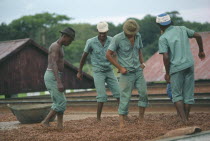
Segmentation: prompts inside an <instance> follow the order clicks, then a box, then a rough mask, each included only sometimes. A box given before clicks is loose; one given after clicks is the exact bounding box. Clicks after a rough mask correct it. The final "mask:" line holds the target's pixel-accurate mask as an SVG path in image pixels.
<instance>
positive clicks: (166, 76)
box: [165, 74, 170, 83]
mask: <svg viewBox="0 0 210 141" xmlns="http://www.w3.org/2000/svg"><path fill="white" fill-rule="evenodd" d="M165 80H166V82H167V83H170V75H169V74H165Z"/></svg>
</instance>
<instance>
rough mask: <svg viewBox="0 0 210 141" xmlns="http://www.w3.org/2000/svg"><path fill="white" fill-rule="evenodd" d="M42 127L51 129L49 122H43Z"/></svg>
mask: <svg viewBox="0 0 210 141" xmlns="http://www.w3.org/2000/svg"><path fill="white" fill-rule="evenodd" d="M41 126H42V127H50V124H49V122H44V121H42V122H41Z"/></svg>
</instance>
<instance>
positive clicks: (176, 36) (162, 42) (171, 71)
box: [156, 13, 205, 123]
mask: <svg viewBox="0 0 210 141" xmlns="http://www.w3.org/2000/svg"><path fill="white" fill-rule="evenodd" d="M156 23H157V24H158V25H159V27H160V29H161V31H162V32H163V34H162V35H161V36H160V38H159V53H160V54H163V61H164V65H165V69H166V74H165V80H166V81H167V83H170V82H171V90H172V101H173V102H174V103H175V106H176V109H177V113H179V115H180V117H181V119H182V121H183V122H184V123H186V122H187V121H188V117H189V113H190V108H191V105H192V104H194V59H193V56H192V53H191V50H190V44H189V39H188V38H195V39H196V41H197V43H198V46H199V53H198V56H199V58H200V59H201V60H203V59H205V53H204V50H203V43H202V38H201V36H200V35H199V34H198V33H196V32H195V31H193V30H191V29H188V28H186V27H185V26H173V25H172V21H171V18H170V16H169V15H168V14H166V13H163V14H160V15H158V16H157V18H156Z"/></svg>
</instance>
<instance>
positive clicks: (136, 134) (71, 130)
mask: <svg viewBox="0 0 210 141" xmlns="http://www.w3.org/2000/svg"><path fill="white" fill-rule="evenodd" d="M8 121H11V122H14V121H16V118H15V116H14V115H13V114H12V113H11V112H9V111H8V110H7V109H6V110H1V113H0V124H1V123H5V122H8ZM9 123H10V122H9ZM55 126H56V121H55V122H52V123H51V127H49V128H43V127H41V126H40V124H20V126H19V127H18V128H14V129H11V130H0V141H47V140H51V141H58V140H59V141H67V140H68V141H70V140H71V141H137V140H138V141H145V140H151V139H154V138H156V137H159V136H162V135H164V134H165V133H166V132H168V131H170V130H173V129H177V128H181V127H186V125H183V124H182V122H180V118H179V117H178V116H177V115H176V113H175V112H173V113H160V112H156V113H153V112H148V113H146V115H145V120H144V121H143V122H139V121H138V117H137V113H131V114H129V121H126V128H124V129H121V130H120V129H119V121H118V116H117V113H116V112H115V113H112V114H110V113H103V118H102V121H101V122H97V121H96V118H95V113H94V112H92V113H91V112H89V113H85V112H82V113H81V114H80V113H76V112H74V113H72V112H70V111H69V109H67V112H66V114H65V121H64V129H63V130H62V131H60V130H57V129H56V128H55ZM188 126H199V127H200V128H201V129H202V130H203V131H205V130H210V113H209V112H193V113H192V114H191V115H190V123H189V125H187V127H188Z"/></svg>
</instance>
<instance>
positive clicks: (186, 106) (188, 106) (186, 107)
mask: <svg viewBox="0 0 210 141" xmlns="http://www.w3.org/2000/svg"><path fill="white" fill-rule="evenodd" d="M184 109H185V113H186V118H187V120H189V114H190V109H191V104H184Z"/></svg>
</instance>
